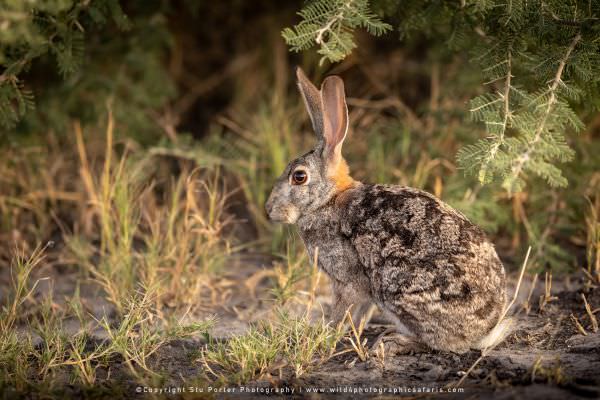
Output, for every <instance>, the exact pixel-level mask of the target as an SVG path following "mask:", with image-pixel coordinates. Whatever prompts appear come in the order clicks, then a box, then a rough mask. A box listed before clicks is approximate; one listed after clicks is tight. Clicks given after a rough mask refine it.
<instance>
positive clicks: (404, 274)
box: [265, 70, 506, 352]
mask: <svg viewBox="0 0 600 400" xmlns="http://www.w3.org/2000/svg"><path fill="white" fill-rule="evenodd" d="M298 80H299V88H300V91H301V94H302V97H303V99H304V102H305V105H306V107H307V110H308V111H309V114H310V116H311V122H312V125H313V128H314V129H315V131H316V133H317V140H318V142H317V145H316V146H315V149H314V150H312V151H310V152H308V153H306V154H305V155H303V156H301V157H298V158H297V159H295V160H293V161H292V162H290V164H289V165H288V166H287V167H286V169H285V171H284V172H283V174H282V175H281V176H280V177H279V179H278V180H277V182H276V183H275V186H274V188H273V191H272V193H271V195H270V196H269V200H268V201H267V203H266V206H265V208H266V211H267V214H268V215H269V217H270V218H271V219H272V220H274V221H279V222H286V223H295V224H297V226H298V228H299V232H300V236H301V237H302V239H303V241H304V243H305V245H306V248H307V251H308V253H309V255H310V256H311V258H312V257H313V256H314V255H315V253H316V251H317V248H318V265H319V267H320V268H321V269H323V270H324V271H325V272H326V273H327V274H328V275H329V277H330V278H331V282H332V289H333V306H332V315H331V319H332V321H334V322H336V323H337V322H340V321H342V320H343V318H344V315H345V314H346V312H347V311H348V310H349V309H351V310H352V317H353V319H354V321H358V319H360V318H361V317H362V315H363V314H364V313H365V312H366V311H367V309H368V308H369V307H370V305H371V304H376V305H377V306H378V307H379V308H380V309H381V311H382V312H383V313H384V314H386V315H388V316H389V317H390V319H392V320H393V321H394V322H395V323H396V324H397V325H398V329H401V330H402V332H403V333H404V334H405V335H408V336H410V337H411V338H413V339H414V340H416V341H418V342H420V343H422V344H424V345H426V346H428V347H429V348H433V349H439V350H448V351H455V352H464V351H467V350H468V349H469V348H473V347H482V346H483V344H485V345H486V346H487V345H489V344H490V343H492V342H493V341H494V340H498V338H501V335H500V334H499V333H498V332H497V330H498V326H499V325H498V323H499V320H500V318H501V315H502V312H503V309H504V307H505V305H506V289H505V273H504V267H503V266H502V263H501V262H500V260H499V258H498V256H497V254H496V251H495V250H494V247H493V245H492V244H491V243H490V242H489V241H488V240H487V238H486V237H485V235H484V233H483V232H482V230H481V229H480V228H479V227H477V226H475V225H473V224H472V223H471V222H470V221H469V220H468V219H467V218H466V217H465V216H464V215H462V214H460V213H459V212H458V211H456V210H454V209H453V208H452V207H450V206H449V205H447V204H445V203H443V202H442V201H441V200H439V199H437V198H436V197H435V196H433V195H431V194H429V193H427V192H424V191H422V190H418V189H414V188H409V187H402V186H392V185H370V184H363V183H361V182H357V181H354V180H353V179H352V178H351V177H350V175H349V173H348V168H347V165H346V162H345V161H344V159H343V157H342V156H341V147H342V144H343V141H344V139H345V137H346V131H347V128H348V114H347V107H346V102H345V97H344V87H343V82H342V81H341V79H339V78H337V77H328V78H326V80H325V81H324V83H323V85H322V87H321V90H320V91H319V90H318V89H317V88H316V87H314V86H313V85H312V84H311V83H310V82H309V81H308V79H307V78H306V77H305V76H304V74H303V73H302V71H300V70H299V71H298Z"/></svg>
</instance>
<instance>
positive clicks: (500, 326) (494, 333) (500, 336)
mask: <svg viewBox="0 0 600 400" xmlns="http://www.w3.org/2000/svg"><path fill="white" fill-rule="evenodd" d="M514 322H515V320H514V319H513V318H510V317H506V318H503V319H502V320H501V321H500V322H498V323H497V324H496V326H494V328H493V329H492V330H491V331H490V333H488V334H487V335H486V336H484V337H483V339H481V340H480V341H479V343H477V345H476V347H475V348H477V349H479V350H483V349H487V348H490V347H494V346H496V345H498V344H499V343H500V342H502V341H503V340H504V339H506V337H507V336H508V335H509V334H510V333H511V332H512V330H513V325H514Z"/></svg>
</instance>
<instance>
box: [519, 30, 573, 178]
mask: <svg viewBox="0 0 600 400" xmlns="http://www.w3.org/2000/svg"><path fill="white" fill-rule="evenodd" d="M580 40H581V33H578V34H577V35H576V36H575V37H574V38H573V40H572V41H571V44H570V45H569V47H568V48H567V51H566V53H565V55H564V56H563V58H562V59H561V60H560V63H559V64H558V69H557V70H556V74H555V75H554V79H553V80H552V83H551V84H550V86H549V89H548V93H549V94H550V97H549V98H548V102H547V103H546V109H545V110H544V114H543V115H542V118H541V119H540V122H539V124H538V126H537V127H536V130H535V134H534V137H533V139H532V140H531V142H529V144H528V146H527V150H526V151H525V152H524V153H523V154H521V155H520V156H519V158H518V159H517V161H516V163H515V165H514V166H513V167H512V177H513V179H516V178H518V177H519V175H520V174H521V172H523V168H524V167H525V164H526V163H527V162H528V161H529V160H530V158H531V153H532V152H533V151H534V149H535V145H536V144H537V143H538V142H539V141H540V140H541V137H542V134H543V133H544V130H545V128H546V123H547V121H548V117H549V116H550V113H551V111H552V109H553V107H554V105H555V104H556V102H557V101H558V98H557V96H556V90H557V89H558V85H559V84H560V82H562V80H561V78H562V74H563V72H564V69H565V66H566V65H567V61H568V60H569V57H570V56H571V53H572V52H573V50H574V49H575V46H577V43H579V41H580Z"/></svg>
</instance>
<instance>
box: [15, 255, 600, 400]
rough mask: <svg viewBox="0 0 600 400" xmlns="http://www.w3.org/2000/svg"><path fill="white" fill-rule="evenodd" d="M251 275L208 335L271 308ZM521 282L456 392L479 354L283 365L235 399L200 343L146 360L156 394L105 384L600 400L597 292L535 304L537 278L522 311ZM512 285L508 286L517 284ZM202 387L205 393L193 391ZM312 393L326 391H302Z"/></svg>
mask: <svg viewBox="0 0 600 400" xmlns="http://www.w3.org/2000/svg"><path fill="white" fill-rule="evenodd" d="M258 270H260V267H258V269H257V268H247V269H243V270H242V271H241V272H240V271H239V270H237V272H236V275H235V276H233V275H232V276H231V277H230V278H227V279H230V286H229V288H228V290H227V295H225V296H224V297H223V299H222V301H219V305H217V306H213V307H206V308H202V310H203V311H201V312H197V313H196V314H195V315H193V316H191V318H199V319H202V318H204V317H206V316H208V315H211V314H214V315H216V316H217V318H218V322H217V324H216V326H215V327H214V329H213V330H212V332H211V335H212V337H213V338H215V339H216V340H227V338H229V337H231V336H233V335H238V334H242V333H243V332H244V331H245V330H246V329H247V328H248V326H249V325H250V324H251V323H252V322H253V321H257V320H260V319H261V318H265V317H267V316H268V312H269V310H270V309H271V307H272V305H273V302H272V300H269V299H268V293H269V292H268V290H269V283H268V282H269V281H268V278H267V277H265V278H264V279H259V280H260V282H258V284H257V285H256V286H255V288H254V289H255V290H253V295H252V296H251V295H250V294H249V293H250V291H249V290H248V285H247V284H246V283H245V282H247V281H248V278H249V277H257V276H259V275H260V274H259V275H257V271H258ZM46 273H47V271H46ZM76 277H77V275H76V274H64V273H61V275H60V276H57V277H56V278H60V279H55V282H54V283H53V284H52V285H53V291H54V296H55V298H56V299H60V298H64V296H68V295H70V294H71V293H72V292H71V291H72V288H73V286H72V285H73V283H74V282H75V279H76ZM44 285H49V283H48V281H43V282H41V283H40V287H39V291H40V293H43V291H44V289H45V288H44ZM522 286H523V287H522V289H521V291H520V296H519V298H518V300H517V301H516V303H515V306H514V307H513V311H512V312H513V313H515V312H517V314H516V316H515V317H514V318H515V321H516V324H515V329H514V331H513V332H512V334H510V336H508V338H507V340H506V341H505V342H503V343H502V344H500V345H499V346H497V347H496V348H495V349H493V350H492V351H491V352H490V353H489V354H488V355H487V356H486V357H484V358H483V359H482V360H481V361H480V362H479V364H478V365H477V366H476V367H475V368H474V369H473V370H472V372H471V373H470V374H469V375H468V376H467V377H466V378H465V379H464V382H463V383H462V384H461V385H460V387H459V389H457V390H460V392H454V393H442V392H440V391H439V390H441V389H442V388H447V387H448V386H450V385H452V384H456V383H457V382H458V381H459V380H460V379H461V378H462V377H463V376H464V375H465V371H467V370H468V369H469V368H470V367H471V366H472V365H473V363H474V362H475V361H476V360H477V359H478V358H479V357H480V355H481V352H480V351H471V352H468V353H466V354H462V355H457V354H452V353H444V352H435V351H434V352H431V351H429V352H427V351H425V352H412V353H409V354H402V355H389V354H388V355H386V357H385V360H383V361H382V360H381V359H380V358H377V357H374V356H372V357H371V358H369V359H367V360H365V361H361V360H360V359H358V357H357V355H356V353H355V352H353V351H350V352H346V353H344V354H341V355H338V356H334V357H333V358H331V359H330V360H328V361H327V362H325V363H324V364H322V365H319V366H316V367H314V368H313V369H311V370H310V371H309V372H308V373H306V374H304V375H302V376H300V377H295V376H294V375H293V372H292V371H291V369H290V368H285V367H283V368H281V369H280V370H278V371H276V373H273V375H272V376H267V377H263V378H262V379H261V380H258V381H253V382H248V383H247V384H246V385H244V386H243V390H244V391H245V392H244V393H240V391H241V390H242V388H241V387H239V386H236V385H232V386H230V387H228V388H227V389H228V390H231V391H232V392H230V393H223V392H216V393H215V392H214V391H211V390H210V389H209V387H210V386H212V385H214V384H215V383H214V382H211V381H210V380H208V381H206V380H204V381H203V380H202V379H200V378H199V377H201V376H203V372H204V371H203V366H202V363H201V362H200V361H199V351H200V349H201V348H202V346H204V345H205V343H204V342H203V339H202V338H196V339H189V340H178V341H174V342H171V343H169V344H168V345H165V346H164V347H163V348H162V349H161V350H160V351H159V353H158V354H157V355H156V357H155V358H154V359H153V360H152V364H153V366H154V367H155V368H158V369H159V370H161V371H163V372H165V374H166V375H167V376H168V377H169V379H168V380H167V381H166V382H165V383H164V384H163V385H162V386H161V387H159V388H147V387H141V386H139V385H138V384H137V383H135V382H133V380H132V379H131V378H130V377H128V375H127V374H126V370H125V368H124V367H123V366H122V365H119V363H120V361H119V360H115V361H114V365H113V366H111V371H110V373H111V381H110V382H111V385H116V386H119V387H120V389H119V393H121V395H123V397H134V398H135V397H139V398H142V397H148V396H149V394H148V393H147V392H148V391H149V390H160V389H161V388H162V389H163V390H167V391H170V392H169V393H167V394H164V395H163V396H164V397H167V398H194V397H198V396H200V397H207V396H208V397H216V398H229V397H245V398H248V397H263V396H264V394H260V393H247V392H246V391H248V390H255V391H259V392H262V393H266V392H271V393H270V395H274V396H277V395H279V396H282V395H285V396H286V397H289V396H291V397H293V398H305V397H309V398H322V397H332V396H335V397H336V398H348V399H351V398H357V397H361V398H362V397H377V398H396V397H399V396H402V397H411V398H412V397H416V398H470V399H475V398H486V399H487V398H493V399H523V398H526V399H568V398H599V397H600V332H598V333H593V332H592V324H591V321H590V318H589V317H588V315H587V313H586V311H585V308H584V303H583V300H582V297H581V293H585V296H586V298H587V301H588V302H589V304H590V306H591V309H592V310H597V309H598V308H600V288H591V289H587V290H586V291H584V289H583V288H582V287H581V285H578V284H576V283H572V282H571V283H569V282H566V283H564V282H560V281H558V280H557V281H556V282H555V283H554V285H553V290H552V294H551V295H552V298H551V299H550V300H549V301H547V302H541V301H539V299H540V297H543V294H544V282H543V279H542V282H541V283H538V284H537V285H536V287H535V288H534V290H533V291H531V297H530V303H532V305H531V307H530V309H529V310H528V312H527V311H526V310H525V309H524V308H523V304H524V303H525V301H526V299H527V297H528V295H529V292H530V288H531V279H526V280H525V281H524V283H523V285H522ZM324 287H326V286H325V285H324ZM511 288H514V279H513V282H512V283H511ZM85 293H88V295H85ZM82 294H84V295H83V296H84V297H83V302H84V304H85V305H86V307H88V308H89V309H90V310H91V311H92V312H93V313H94V314H97V315H98V316H100V315H102V314H103V313H106V312H109V313H110V305H109V304H108V303H107V302H106V301H105V300H103V299H102V297H101V296H100V295H98V294H97V293H94V292H93V291H91V290H86V289H85V287H82ZM317 300H318V301H319V302H321V303H322V304H323V308H324V309H325V310H326V309H327V307H328V302H329V298H328V296H327V290H326V289H323V291H322V293H321V295H320V296H319V297H318V299H317ZM571 315H573V317H576V318H577V319H578V320H579V321H580V323H581V325H582V326H583V328H584V329H585V330H586V333H587V335H583V334H582V333H581V332H580V331H579V330H578V328H577V327H576V325H575V323H574V320H573V317H571ZM597 315H598V316H600V314H597ZM66 326H67V327H68V326H69V325H68V324H67V325H66ZM388 326H389V325H388V323H387V322H386V321H385V320H383V319H382V317H381V316H380V315H378V314H377V313H376V314H375V315H374V317H373V319H372V321H371V323H370V324H369V325H368V326H367V328H366V329H365V332H364V335H365V337H367V338H368V345H369V346H370V345H372V344H373V343H374V341H375V339H376V337H378V336H379V334H380V333H381V332H383V331H384V330H385V329H386V327H388ZM75 328H76V327H75V326H74V327H73V329H75ZM67 329H68V328H67ZM94 335H95V336H96V337H97V339H98V340H102V339H103V332H102V331H100V330H98V331H97V332H95V333H94ZM338 347H339V349H340V350H343V349H344V348H349V343H348V342H347V341H345V340H343V341H342V342H341V343H340V344H339V346H338ZM107 373H108V371H102V370H99V371H98V377H99V378H102V376H103V375H106V374H107ZM200 388H202V389H203V390H204V393H192V392H193V391H194V390H200ZM107 389H108V388H107ZM227 389H222V390H227ZM318 389H320V390H322V391H323V393H309V391H311V390H318ZM65 390H66V391H65V395H66V396H70V397H79V396H81V395H83V392H81V390H82V389H81V388H78V387H74V386H66V387H65ZM292 390H293V393H292ZM409 390H411V391H412V392H408V391H409ZM419 390H420V391H421V392H418V391H419ZM140 391H141V392H140ZM280 391H283V394H281V393H280ZM332 391H333V392H334V393H332ZM394 391H395V392H394ZM415 391H417V393H415ZM173 392H175V393H173ZM4 397H6V393H5V396H4ZM8 397H10V396H8ZM117 397H118V396H117Z"/></svg>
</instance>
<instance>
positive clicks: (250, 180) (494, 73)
mask: <svg viewBox="0 0 600 400" xmlns="http://www.w3.org/2000/svg"><path fill="white" fill-rule="evenodd" d="M599 9H600V5H598V3H597V2H592V1H582V2H573V3H572V4H571V3H569V4H566V3H564V2H562V1H555V2H552V1H550V2H527V3H522V2H508V3H506V4H505V3H504V2H502V1H482V0H478V1H462V2H458V1H457V2H453V1H433V0H432V1H425V2H421V1H413V2H406V3H402V5H400V2H399V1H389V0H377V1H372V2H371V3H369V2H367V1H364V0H361V1H347V2H344V1H341V0H340V1H337V0H336V1H313V2H308V3H304V2H300V1H297V2H294V1H289V2H284V3H281V4H279V3H278V4H274V3H273V2H269V1H256V2H252V3H251V4H250V3H248V2H244V1H230V2H226V3H219V4H208V3H205V2H196V1H184V0H181V1H158V0H156V1H150V2H148V1H127V2H119V1H118V0H97V1H89V0H52V1H43V2H42V1H40V2H22V1H18V0H3V1H2V3H1V7H0V21H1V23H0V42H1V43H2V52H1V53H0V63H1V64H2V66H3V68H4V70H3V72H2V75H1V76H0V125H1V126H2V135H1V137H0V140H1V143H2V152H3V157H2V174H1V177H0V179H2V184H1V187H2V191H1V193H0V211H1V213H2V235H3V240H2V243H4V245H3V248H4V249H3V250H2V252H1V253H0V257H1V258H0V260H2V262H3V263H6V262H7V260H8V257H9V256H8V253H9V250H8V248H10V246H12V245H14V243H15V241H17V242H18V241H21V240H22V241H25V242H27V243H29V246H35V243H39V242H46V241H48V240H54V241H56V242H62V241H61V240H60V239H59V237H60V236H61V235H62V234H63V233H64V232H65V231H67V232H70V233H73V232H76V231H77V232H78V231H81V230H82V229H83V228H84V227H85V231H86V232H87V233H88V234H91V235H92V236H93V231H94V229H93V228H92V225H94V224H95V223H97V221H96V220H95V219H94V218H92V217H89V218H88V220H86V221H82V220H81V218H82V216H85V215H87V214H86V212H85V209H88V208H89V207H90V198H89V195H90V193H86V190H85V189H86V183H85V179H84V176H83V175H82V174H81V173H80V168H81V160H82V158H81V156H82V153H81V151H78V150H77V143H76V140H75V139H76V131H77V129H76V127H80V128H78V129H81V131H82V132H83V133H82V138H81V140H82V141H84V142H85V143H86V144H87V151H88V152H89V153H90V154H87V155H86V157H87V158H88V159H89V160H88V161H86V162H88V163H89V164H90V168H91V169H94V168H96V167H98V165H100V164H102V162H103V160H104V159H105V158H106V157H108V154H107V153H106V151H105V150H107V149H108V151H110V152H113V153H114V154H115V157H122V156H125V155H128V159H129V163H132V162H133V160H134V159H135V160H139V159H151V161H148V162H147V166H146V167H144V168H143V174H140V176H139V177H135V178H133V177H130V176H128V178H127V179H137V180H139V182H137V184H138V185H139V186H140V187H145V186H148V185H150V184H152V185H154V186H156V187H157V188H159V187H160V188H161V190H158V189H157V190H155V191H157V192H160V193H163V194H164V193H166V192H169V191H170V190H171V189H166V188H165V187H162V186H163V184H167V183H168V182H169V180H172V179H175V178H173V177H174V176H181V173H182V172H183V171H191V170H193V169H194V168H200V169H201V170H202V171H203V172H202V173H206V171H209V170H210V171H218V174H219V180H220V181H221V183H223V184H225V185H226V186H227V187H228V189H233V188H235V189H236V190H235V191H234V192H235V193H233V194H232V195H231V196H230V198H229V200H230V201H227V202H225V203H226V208H227V213H228V214H231V216H232V218H233V219H235V220H236V223H235V224H232V228H233V227H234V226H235V228H237V230H238V231H239V232H237V233H236V235H233V236H235V237H236V238H237V243H246V244H247V243H248V241H251V240H252V241H254V240H257V241H258V242H259V246H262V247H260V248H262V249H264V250H267V251H276V252H281V251H283V250H284V248H285V246H284V244H285V242H286V238H287V237H288V235H289V234H290V232H288V231H286V232H283V233H282V230H281V229H282V228H280V227H273V226H272V225H271V224H269V223H268V222H267V221H266V220H265V218H264V213H263V211H262V209H263V203H264V200H265V197H266V195H267V194H268V192H269V189H270V186H271V184H272V182H273V179H274V178H275V177H276V176H277V175H278V174H279V173H280V172H281V171H282V170H283V168H284V166H285V164H286V163H287V161H289V160H290V159H291V158H292V157H293V156H295V155H297V154H299V153H300V152H302V151H304V150H306V149H307V148H309V147H310V146H311V144H312V140H313V138H312V134H311V132H310V129H309V127H308V125H307V123H306V121H307V118H306V114H305V112H304V110H303V109H302V106H301V103H300V101H299V98H298V95H297V93H296V90H295V87H294V82H293V78H292V77H293V73H292V71H293V67H294V66H302V67H303V68H304V69H305V70H307V71H308V73H309V75H310V76H311V77H312V78H313V79H314V80H315V81H317V82H318V81H320V80H321V79H322V78H323V77H324V76H325V75H327V74H330V73H336V74H340V75H341V76H342V77H343V78H344V79H345V81H346V86H347V92H348V96H349V101H348V103H349V105H350V110H351V121H352V129H351V134H350V139H349V140H348V142H347V145H346V149H345V151H346V154H347V158H348V159H349V161H350V164H351V166H352V169H353V173H354V174H355V175H356V177H357V178H359V179H362V180H365V181H377V182H386V183H394V184H405V185H411V186H415V187H419V188H424V189H426V190H428V191H431V192H433V193H435V194H436V195H438V196H440V197H442V198H443V199H444V200H445V201H447V202H449V203H450V204H452V205H454V206H456V207H458V208H459V209H461V210H462V211H463V212H464V213H466V214H467V215H468V216H469V217H470V218H472V219H473V220H474V221H475V222H476V223H478V224H480V225H482V226H483V227H484V228H485V229H486V231H487V232H488V233H489V234H490V235H492V236H493V238H494V242H495V243H496V244H497V246H498V248H499V249H500V252H501V254H502V256H503V258H504V259H505V260H506V261H507V262H508V264H509V265H511V264H512V258H513V257H514V256H517V257H518V258H519V257H520V255H521V254H522V250H523V248H524V247H526V246H528V245H530V244H531V245H533V246H534V249H535V251H534V254H535V261H536V263H537V264H536V265H537V266H538V267H539V268H542V269H543V268H551V269H553V270H557V271H573V270H574V269H577V268H579V267H584V268H590V269H589V271H590V272H591V270H592V269H593V267H594V265H593V264H595V263H597V256H596V254H597V241H598V228H597V215H598V207H599V201H600V200H599V199H598V188H599V185H600V176H599V172H598V166H599V165H600V161H599V154H600V151H599V150H600V149H599V144H598V140H597V136H598V131H599V129H600V128H599V127H600V119H599V118H600V117H599V116H598V108H599V106H600V97H599V93H600V90H599V88H600V84H599V82H600V81H599V76H600V70H599V69H600V67H599V65H600V63H599V56H598V54H599V53H598V49H599V46H600V44H599V43H600V34H599V32H600V31H599V28H598V25H599V24H598V16H599V15H600V14H599V12H600V11H599ZM299 11H300V12H299ZM298 12H299V15H297V13H298ZM282 36H283V39H282ZM376 36H377V37H376ZM286 42H287V44H289V46H290V47H289V48H288V47H287V46H286ZM289 50H292V51H295V52H292V53H290V52H289ZM301 50H303V51H301ZM298 52H299V53H298ZM563 59H564V61H565V62H564V64H565V65H563V66H562V69H560V70H559V75H558V79H557V80H556V82H554V78H556V77H557V69H558V68H559V67H561V61H563ZM507 77H508V80H507ZM511 79H512V80H511ZM553 83H555V84H556V85H555V87H553V86H552V85H553ZM109 113H110V114H111V118H112V119H111V121H112V123H114V133H113V134H114V141H113V142H112V143H111V145H110V147H109V148H107V147H106V144H105V141H106V138H105V131H106V125H107V121H108V115H109ZM540 121H541V122H540ZM498 126H500V127H498ZM79 150H81V146H80V149H79ZM457 154H458V162H457ZM524 160H525V162H523V161H524ZM565 161H567V162H565ZM567 182H568V183H567ZM167 186H168V185H167ZM87 189H88V191H89V187H87ZM140 190H141V189H140ZM219 190H220V189H219ZM92 203H93V202H92ZM595 224H596V225H595ZM134 236H135V235H134ZM265 245H266V247H265ZM253 248H254V249H256V248H259V247H256V246H254V247H253ZM596 268H597V265H596Z"/></svg>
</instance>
